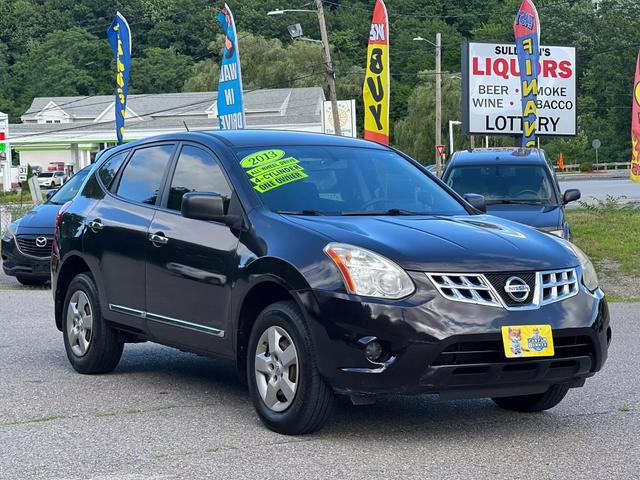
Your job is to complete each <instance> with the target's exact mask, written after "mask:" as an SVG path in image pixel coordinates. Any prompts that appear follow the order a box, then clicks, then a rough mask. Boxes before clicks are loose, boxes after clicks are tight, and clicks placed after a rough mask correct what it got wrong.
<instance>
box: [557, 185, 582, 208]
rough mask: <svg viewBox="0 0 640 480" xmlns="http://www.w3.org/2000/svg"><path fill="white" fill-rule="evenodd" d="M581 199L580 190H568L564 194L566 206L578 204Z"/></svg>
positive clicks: (563, 199)
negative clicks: (572, 203)
mask: <svg viewBox="0 0 640 480" xmlns="http://www.w3.org/2000/svg"><path fill="white" fill-rule="evenodd" d="M580 198H582V193H580V190H577V189H575V188H572V189H571V190H567V191H566V192H564V195H563V196H562V201H563V202H564V204H565V205H566V204H567V203H571V202H576V201H578V200H580Z"/></svg>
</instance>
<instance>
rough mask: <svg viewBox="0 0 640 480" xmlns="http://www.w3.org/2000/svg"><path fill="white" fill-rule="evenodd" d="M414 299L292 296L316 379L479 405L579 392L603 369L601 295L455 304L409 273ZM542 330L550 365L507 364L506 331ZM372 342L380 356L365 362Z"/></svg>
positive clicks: (605, 316) (358, 390) (359, 389)
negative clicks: (556, 390) (561, 390)
mask: <svg viewBox="0 0 640 480" xmlns="http://www.w3.org/2000/svg"><path fill="white" fill-rule="evenodd" d="M412 277H413V279H414V282H416V284H417V287H418V289H417V293H416V294H415V295H414V296H413V297H411V298H409V299H408V300H406V301H400V302H386V303H385V302H382V301H380V302H376V301H372V300H371V299H362V298H357V297H354V296H350V295H346V294H340V293H334V292H324V291H305V292H298V293H299V298H300V300H301V303H302V305H303V306H304V310H305V314H306V315H307V320H308V322H309V324H310V326H311V328H312V332H313V337H314V343H315V345H316V351H317V361H318V368H319V369H320V373H321V375H322V376H323V377H324V378H325V379H326V380H327V381H328V382H329V383H330V384H331V385H332V386H333V387H334V389H335V390H336V391H338V392H340V393H347V394H365V395H367V394H387V393H406V394H412V393H437V394H439V395H440V396H441V397H443V398H448V399H449V398H481V397H498V396H513V395H527V394H534V393H541V392H544V391H546V390H547V389H548V388H549V387H550V386H551V385H554V384H566V385H568V386H570V387H579V386H582V385H583V384H584V382H585V379H586V378H588V377H590V376H592V375H594V374H595V373H596V372H597V371H599V370H600V369H601V368H602V366H603V365H604V363H605V361H606V358H607V350H608V344H609V341H610V338H611V329H610V327H609V310H608V306H607V302H606V299H605V298H604V294H602V292H601V291H597V292H596V293H595V294H591V293H589V292H587V291H586V290H584V288H583V287H581V289H580V292H579V294H578V295H576V296H574V297H571V298H568V299H566V300H564V301H561V302H557V303H554V304H550V305H545V306H543V307H541V308H539V309H536V310H523V311H508V310H505V309H501V308H496V307H487V306H482V305H473V304H465V303H460V302H454V301H450V300H447V299H445V298H444V297H442V296H441V295H440V294H439V293H438V292H437V291H436V290H435V289H434V288H433V287H432V286H431V284H430V282H429V281H428V280H427V279H426V276H424V275H419V274H415V275H414V274H412ZM538 324H549V325H551V326H552V328H553V331H554V344H555V345H556V355H555V356H554V357H552V358H533V359H531V358H527V359H507V358H506V356H505V354H504V351H503V347H502V337H501V333H500V332H501V328H502V327H503V326H516V325H538ZM372 339H376V340H377V341H379V342H380V343H381V344H382V345H383V347H384V350H385V353H386V356H385V357H383V359H382V360H381V361H380V362H375V363H374V362H371V361H369V360H367V359H366V357H365V346H366V344H367V343H368V342H369V341H371V340H372Z"/></svg>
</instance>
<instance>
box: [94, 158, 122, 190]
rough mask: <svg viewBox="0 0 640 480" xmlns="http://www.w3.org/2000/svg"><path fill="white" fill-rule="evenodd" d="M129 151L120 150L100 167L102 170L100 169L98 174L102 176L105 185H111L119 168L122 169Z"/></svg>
mask: <svg viewBox="0 0 640 480" xmlns="http://www.w3.org/2000/svg"><path fill="white" fill-rule="evenodd" d="M128 153H129V151H128V150H127V151H125V152H120V153H118V154H116V155H114V156H113V157H111V158H110V159H109V160H107V161H106V162H105V163H104V164H103V165H102V166H101V167H100V170H98V176H99V177H100V180H102V183H103V184H104V186H105V187H107V188H109V187H111V183H112V182H113V179H114V178H115V177H116V175H117V174H118V170H120V167H121V166H122V162H124V159H125V158H127V154H128Z"/></svg>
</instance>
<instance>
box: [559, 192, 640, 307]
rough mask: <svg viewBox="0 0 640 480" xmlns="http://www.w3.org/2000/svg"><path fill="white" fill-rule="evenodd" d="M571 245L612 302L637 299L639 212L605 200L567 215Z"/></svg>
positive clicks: (639, 285)
mask: <svg viewBox="0 0 640 480" xmlns="http://www.w3.org/2000/svg"><path fill="white" fill-rule="evenodd" d="M567 220H568V222H569V225H571V231H572V232H573V241H574V242H575V244H576V245H578V246H579V247H580V248H581V249H582V250H584V251H585V253H586V254H587V255H589V257H590V258H591V260H592V261H593V263H594V265H595V267H596V270H597V271H598V274H599V276H600V277H601V278H600V280H601V281H602V283H603V287H604V290H605V292H606V293H607V294H608V296H610V297H611V298H612V299H614V298H615V299H617V300H622V299H624V301H631V300H632V299H635V300H637V299H638V298H640V278H639V273H638V272H640V251H639V248H638V245H639V244H638V239H639V238H640V208H637V207H621V206H620V205H619V204H617V203H616V202H615V201H613V200H611V199H609V200H608V201H607V202H603V203H601V204H600V205H597V206H595V207H590V208H582V209H576V210H568V211H567Z"/></svg>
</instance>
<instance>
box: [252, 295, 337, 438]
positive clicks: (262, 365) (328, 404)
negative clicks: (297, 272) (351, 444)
mask: <svg viewBox="0 0 640 480" xmlns="http://www.w3.org/2000/svg"><path fill="white" fill-rule="evenodd" d="M247 355H248V358H247V378H248V380H249V391H250V393H251V397H252V399H253V404H254V406H255V408H256V411H257V412H258V415H259V416H260V419H261V420H262V421H263V422H264V424H265V425H266V426H267V427H268V428H270V429H271V430H273V431H275V432H278V433H282V434H285V435H300V434H305V433H311V432H314V431H317V430H319V429H320V428H322V426H323V425H324V424H325V423H326V421H327V420H328V419H329V417H330V416H331V413H332V411H333V401H334V398H333V397H334V394H333V390H332V389H331V387H330V386H329V385H327V384H326V383H325V381H324V380H323V379H322V378H321V377H320V374H319V372H318V369H317V366H316V358H317V357H316V354H315V351H314V347H313V344H312V341H311V336H310V334H309V331H308V328H307V325H306V323H305V321H304V318H303V316H302V313H301V312H300V310H299V308H298V306H297V305H296V304H295V303H294V302H290V301H289V302H278V303H274V304H273V305H270V306H269V307H267V308H265V309H264V310H263V311H262V313H260V315H259V316H258V319H257V320H256V323H255V324H254V326H253V329H252V331H251V337H250V338H249V345H248V349H247Z"/></svg>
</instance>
